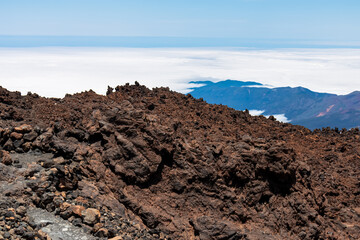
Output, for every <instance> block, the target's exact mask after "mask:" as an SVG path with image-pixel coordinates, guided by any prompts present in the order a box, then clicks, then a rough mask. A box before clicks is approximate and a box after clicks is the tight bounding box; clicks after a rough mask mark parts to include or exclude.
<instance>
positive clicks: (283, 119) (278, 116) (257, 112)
mask: <svg viewBox="0 0 360 240" xmlns="http://www.w3.org/2000/svg"><path fill="white" fill-rule="evenodd" d="M264 112H265V111H264V110H256V109H252V110H249V114H250V115H252V116H259V115H262V114H263V113H264ZM264 116H265V117H267V118H268V117H270V115H264ZM273 117H274V118H275V119H276V120H278V121H279V122H283V123H288V122H291V120H289V119H288V118H287V117H286V116H285V114H274V115H273Z"/></svg>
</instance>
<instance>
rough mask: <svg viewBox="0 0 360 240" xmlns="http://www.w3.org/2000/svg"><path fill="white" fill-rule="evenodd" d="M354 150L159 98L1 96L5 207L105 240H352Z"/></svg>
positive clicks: (357, 197)
mask: <svg viewBox="0 0 360 240" xmlns="http://www.w3.org/2000/svg"><path fill="white" fill-rule="evenodd" d="M22 124H28V125H29V126H30V127H27V130H26V131H23V130H21V131H20V130H19V129H15V130H14V128H13V127H14V126H23V125H22ZM25 132H26V133H25ZM14 133H19V134H20V133H21V134H22V133H24V135H23V136H22V138H19V139H18V138H15V136H14ZM359 140H360V132H359V130H358V129H352V130H349V131H346V130H342V131H339V130H331V129H322V130H315V131H310V130H308V129H306V128H304V127H300V126H294V125H291V124H286V123H280V122H277V121H275V120H271V119H270V120H269V119H266V118H265V117H262V116H258V117H253V116H250V115H249V113H248V112H247V111H245V112H241V111H235V110H233V109H231V108H228V107H226V106H221V105H210V104H207V103H206V102H204V101H202V100H196V99H194V98H193V97H191V96H190V95H183V94H179V93H176V92H172V91H169V89H166V88H158V89H153V90H149V89H147V88H146V87H144V86H140V85H135V86H130V85H126V86H118V87H116V88H115V91H114V90H113V89H111V88H109V91H108V93H107V95H106V96H101V95H97V94H96V93H94V92H92V91H89V92H84V93H79V94H75V95H67V96H66V97H65V98H63V99H47V98H41V97H39V96H37V95H27V96H20V95H19V94H17V93H12V92H8V91H7V90H5V89H3V88H0V143H1V145H0V147H2V148H3V149H6V150H9V151H11V150H16V151H17V152H18V155H14V157H13V156H12V155H11V157H12V158H13V159H14V161H17V162H18V163H16V164H17V165H16V167H15V166H6V167H9V169H6V170H5V169H4V170H3V168H0V171H3V172H4V174H3V175H0V178H1V180H2V181H0V183H1V182H4V181H6V182H9V183H11V184H10V185H9V186H10V187H8V188H9V189H6V193H7V195H6V196H4V197H7V196H9V197H12V196H14V198H15V197H16V199H17V201H18V199H19V198H22V199H25V200H24V201H25V202H26V203H27V204H29V205H31V206H34V207H37V208H43V209H46V210H47V211H48V212H51V213H54V214H55V215H59V216H61V217H62V218H64V219H67V221H69V222H71V223H72V225H74V226H77V227H80V228H83V229H86V231H87V232H92V233H93V235H94V236H96V237H107V238H109V239H111V238H113V239H122V238H128V239H141V238H143V239H144V238H145V239H159V238H160V239H161V238H163V239H166V238H169V237H171V238H172V239H359V238H360V225H359V222H360V214H359V207H358V206H359V205H360V194H359V193H360V185H359V182H360V177H359V176H360V161H359V159H360V157H359V156H360V155H359V151H358V149H360V141H359ZM21 151H29V152H28V153H21ZM46 154H52V155H51V157H48V158H44V156H48V155H46ZM27 156H31V157H30V158H29V159H28V157H27ZM36 156H38V158H37V157H36ZM15 157H16V158H15ZM18 159H20V160H21V159H23V160H21V161H20V160H18ZM24 159H25V160H24ZM36 159H37V160H36ZM15 168H18V169H20V170H18V171H19V172H16V169H15ZM24 169H25V170H24ZM5 173H6V174H5ZM15 173H17V174H18V175H15ZM20 176H21V177H20ZM17 181H20V182H17ZM4 189H5V187H4ZM0 196H1V194H0ZM0 200H1V198H0ZM8 202H9V203H10V202H11V201H8ZM0 206H2V205H1V204H0ZM8 207H13V208H15V207H14V206H13V205H10V206H8ZM16 207H17V206H16ZM0 210H1V209H0ZM79 213H80V214H81V215H80V214H79ZM80 216H81V217H80ZM0 221H1V219H0ZM29 224H30V223H29ZM0 234H1V233H0ZM131 234H135V235H131Z"/></svg>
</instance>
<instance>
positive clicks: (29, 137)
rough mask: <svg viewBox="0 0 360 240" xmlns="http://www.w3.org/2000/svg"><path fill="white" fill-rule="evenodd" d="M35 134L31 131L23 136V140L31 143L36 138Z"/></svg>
mask: <svg viewBox="0 0 360 240" xmlns="http://www.w3.org/2000/svg"><path fill="white" fill-rule="evenodd" d="M37 136H38V135H37V133H36V132H35V131H31V132H29V133H26V134H24V137H23V139H24V140H25V141H27V142H32V141H34V140H35V139H36V138H37Z"/></svg>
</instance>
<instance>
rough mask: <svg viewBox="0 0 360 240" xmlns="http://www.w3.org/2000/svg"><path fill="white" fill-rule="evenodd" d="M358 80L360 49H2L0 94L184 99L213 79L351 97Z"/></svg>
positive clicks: (359, 75) (357, 86) (0, 54)
mask: <svg viewBox="0 0 360 240" xmlns="http://www.w3.org/2000/svg"><path fill="white" fill-rule="evenodd" d="M359 77H360V49H309V50H307V49H282V50H249V49H211V48H210V49H206V48H202V49H201V48H168V49H166V48H145V49H141V48H22V49H20V48H19V49H17V48H0V85H1V86H3V87H6V88H8V89H10V90H19V91H21V92H22V93H26V92H27V91H31V92H37V93H39V94H40V95H43V96H51V97H62V96H64V94H65V93H75V92H79V91H83V90H88V89H93V90H94V91H96V92H98V93H101V94H104V93H105V92H106V88H107V86H108V85H110V86H116V85H121V84H125V83H127V82H130V83H133V82H134V81H138V82H140V83H141V84H144V85H146V86H148V87H150V88H152V87H160V86H169V87H170V88H171V89H172V90H175V91H179V92H184V93H185V92H188V91H189V88H190V87H194V85H193V84H189V83H188V82H189V81H193V80H206V79H208V80H213V81H220V80H225V79H234V80H244V81H255V82H260V83H263V84H266V85H271V86H274V87H281V86H292V87H296V86H303V87H307V88H309V89H311V90H314V91H319V92H330V93H337V94H347V93H350V92H352V91H354V90H360V81H359Z"/></svg>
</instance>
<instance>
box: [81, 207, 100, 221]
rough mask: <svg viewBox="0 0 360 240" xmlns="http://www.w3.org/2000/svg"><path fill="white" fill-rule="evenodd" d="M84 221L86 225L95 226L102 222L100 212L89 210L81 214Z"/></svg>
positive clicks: (93, 209)
mask: <svg viewBox="0 0 360 240" xmlns="http://www.w3.org/2000/svg"><path fill="white" fill-rule="evenodd" d="M81 215H82V217H83V221H84V223H86V224H89V225H94V224H95V223H97V222H98V221H99V220H100V216H101V215H100V212H99V210H97V209H95V208H88V209H86V210H84V211H82V212H81Z"/></svg>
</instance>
